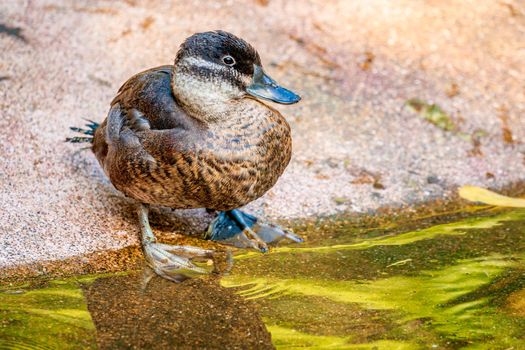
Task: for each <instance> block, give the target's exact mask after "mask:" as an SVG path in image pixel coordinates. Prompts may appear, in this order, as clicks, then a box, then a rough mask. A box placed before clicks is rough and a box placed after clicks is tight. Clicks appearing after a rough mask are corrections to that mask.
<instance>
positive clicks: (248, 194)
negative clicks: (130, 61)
mask: <svg viewBox="0 0 525 350" xmlns="http://www.w3.org/2000/svg"><path fill="white" fill-rule="evenodd" d="M260 99H263V100H269V101H273V102H277V103H282V104H292V103H296V102H298V101H299V100H300V97H299V96H297V95H296V94H294V93H293V92H291V91H290V90H287V89H285V88H282V87H280V86H279V85H277V83H276V82H275V81H274V80H273V79H271V78H270V77H269V76H268V75H266V73H265V72H264V70H263V68H262V64H261V59H260V58H259V54H258V53H257V51H256V50H255V49H254V48H253V47H252V46H250V44H248V43H247V42H246V41H244V40H242V39H240V38H238V37H236V36H234V35H232V34H230V33H227V32H223V31H213V32H206V33H198V34H194V35H192V36H191V37H189V38H188V39H186V41H185V42H184V43H183V44H182V45H181V47H180V49H179V51H178V53H177V57H176V58H175V64H174V65H173V66H162V67H158V68H152V69H150V70H147V71H145V72H142V73H139V74H137V75H135V76H133V77H132V78H131V79H129V80H128V81H127V82H126V83H125V84H124V85H123V86H122V87H121V88H120V90H119V91H118V94H117V96H116V97H115V98H114V99H113V101H112V102H111V109H110V110H109V113H108V116H107V118H106V120H105V121H104V122H103V123H102V124H100V125H99V124H97V123H94V122H91V123H90V124H88V128H89V129H88V130H84V129H79V128H72V130H74V131H78V132H81V133H84V134H86V135H89V136H86V137H73V138H69V139H68V141H70V142H84V141H86V142H91V143H92V150H93V152H94V153H95V155H96V157H97V159H98V161H99V162H100V165H101V166H102V167H103V168H104V172H105V173H106V175H107V176H108V177H109V178H110V180H111V182H112V183H113V185H114V186H115V187H116V188H117V189H118V190H119V191H121V192H123V193H124V194H125V195H127V196H129V197H131V198H134V199H136V200H137V201H138V203H139V206H138V207H139V209H138V214H139V222H140V226H141V231H142V245H143V249H144V253H145V256H146V259H147V261H148V263H149V265H150V266H151V267H152V268H153V269H154V270H155V271H156V272H157V273H158V274H159V275H161V276H163V277H165V278H168V279H172V280H177V279H178V278H179V277H180V275H181V274H183V273H188V272H190V273H191V272H193V273H201V272H204V270H202V269H201V268H200V267H197V266H195V265H194V264H193V263H192V261H191V259H192V258H195V257H199V256H200V257H202V256H205V257H210V256H212V253H213V251H210V250H204V249H201V248H197V247H189V246H171V245H166V244H161V243H158V242H157V241H156V239H155V236H154V234H153V232H152V230H151V228H150V226H149V222H148V205H150V204H153V205H161V206H166V207H170V208H176V209H188V208H207V209H210V210H216V211H219V213H218V215H217V217H216V218H215V219H214V220H213V222H212V223H211V224H210V227H209V229H208V231H207V234H206V236H207V238H209V239H213V240H219V241H223V242H225V243H229V244H233V245H236V246H239V247H253V248H255V249H258V250H260V251H262V252H266V251H267V250H268V248H267V243H271V242H276V241H279V240H281V239H283V238H287V239H289V240H291V241H294V242H301V241H302V239H301V238H299V237H297V236H296V235H294V234H293V233H291V232H290V231H287V230H283V229H281V228H280V227H278V226H276V225H273V224H270V223H264V222H262V221H260V220H258V219H257V218H255V217H253V216H251V215H249V214H246V213H244V212H242V211H240V210H239V209H238V208H239V207H242V206H243V205H245V204H247V203H249V202H251V201H253V200H255V199H257V198H259V197H260V196H262V195H263V194H264V193H265V192H266V191H268V190H269V189H270V188H271V187H272V186H273V185H274V184H275V182H276V181H277V179H278V178H279V177H280V176H281V174H282V173H283V171H284V169H285V168H286V166H287V165H288V162H289V161H290V156H291V151H292V139H291V135H290V127H289V125H288V123H287V122H286V120H285V119H284V118H283V116H282V115H281V114H280V113H279V112H278V111H277V110H275V109H273V108H272V107H270V106H268V105H267V104H265V103H263V102H261V101H260Z"/></svg>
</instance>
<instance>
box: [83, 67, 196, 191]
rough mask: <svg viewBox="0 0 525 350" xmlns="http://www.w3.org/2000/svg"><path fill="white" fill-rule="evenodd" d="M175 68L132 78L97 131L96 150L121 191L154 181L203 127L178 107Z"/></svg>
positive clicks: (156, 69)
mask: <svg viewBox="0 0 525 350" xmlns="http://www.w3.org/2000/svg"><path fill="white" fill-rule="evenodd" d="M171 69H172V66H162V67H158V68H153V69H150V70H147V71H145V72H142V73H139V74H137V75H135V76H133V77H132V78H130V79H129V80H128V81H127V82H126V83H125V84H124V85H123V86H122V87H121V88H120V90H119V93H118V95H117V96H116V97H115V99H113V101H112V103H111V109H110V111H109V113H108V117H107V119H106V120H105V121H104V123H102V124H101V126H100V128H98V129H97V130H96V132H95V137H94V142H93V152H94V153H95V155H96V157H97V159H98V160H99V162H100V163H101V165H102V166H103V168H104V171H105V173H106V174H107V175H108V176H109V178H110V179H111V182H112V183H113V184H114V185H115V187H117V189H119V190H121V191H123V192H125V193H127V194H129V195H132V193H129V191H130V190H129V188H126V186H128V184H130V183H132V182H136V181H137V180H138V179H142V180H141V181H144V182H148V179H149V178H150V177H151V176H152V174H156V173H157V172H159V171H161V170H159V169H162V168H166V167H167V166H169V164H171V163H173V162H175V161H176V160H177V159H178V158H179V157H180V154H186V151H189V149H188V148H190V147H191V146H190V144H191V143H192V142H191V139H192V138H194V137H195V135H197V134H198V133H199V130H201V129H202V126H201V125H200V123H199V122H198V121H196V120H195V119H193V118H191V117H189V116H188V115H186V113H185V112H184V111H183V110H182V109H181V108H180V107H179V106H178V105H177V103H176V100H175V97H174V96H173V93H172V89H171Z"/></svg>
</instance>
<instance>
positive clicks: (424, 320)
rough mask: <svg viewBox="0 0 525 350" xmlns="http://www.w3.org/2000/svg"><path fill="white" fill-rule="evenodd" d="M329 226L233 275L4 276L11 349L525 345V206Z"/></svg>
mask: <svg viewBox="0 0 525 350" xmlns="http://www.w3.org/2000/svg"><path fill="white" fill-rule="evenodd" d="M327 227H331V228H329V229H327V231H329V232H322V233H321V234H315V235H314V234H308V232H307V233H306V236H307V239H308V240H307V243H305V244H302V245H289V246H283V247H278V248H275V249H273V250H272V252H271V253H270V254H264V255H263V254H258V253H254V252H247V251H239V252H238V254H236V256H235V265H234V268H233V270H232V271H231V272H230V273H229V274H228V275H225V276H222V277H205V278H201V279H192V280H188V281H185V282H183V283H181V284H175V283H172V282H169V281H165V280H162V279H160V278H157V277H154V278H152V279H151V280H150V281H149V283H147V284H146V283H145V280H146V279H147V278H145V276H144V272H124V273H120V274H113V275H103V276H89V277H76V278H69V279H65V280H55V281H46V282H38V283H35V282H34V281H29V282H28V283H26V284H25V285H10V286H4V287H2V292H1V293H0V349H4V348H5V349H8V348H9V349H10V348H18V349H79V348H96V347H97V346H98V347H99V348H115V349H118V348H137V349H144V348H170V347H173V348H176V347H182V348H202V347H206V348H272V346H275V347H276V348H279V349H297V348H318V349H325V348H331V349H428V348H433V349H460V348H461V349H463V348H464V349H523V348H525V264H524V258H525V210H523V209H515V210H499V209H498V210H489V211H481V212H476V213H475V214H474V216H467V217H464V216H463V217H462V218H460V219H458V218H457V216H456V218H455V219H451V218H446V217H445V218H444V217H441V218H433V219H430V220H425V221H423V222H421V223H419V224H417V225H414V224H413V223H412V224H411V225H410V227H411V228H410V229H409V228H406V227H403V226H395V227H390V228H359V229H356V228H350V227H347V226H346V225H344V224H341V223H339V224H334V225H332V226H327ZM414 227H416V228H414ZM315 237H317V238H315ZM270 334H271V336H270Z"/></svg>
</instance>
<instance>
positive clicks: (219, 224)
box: [206, 209, 303, 253]
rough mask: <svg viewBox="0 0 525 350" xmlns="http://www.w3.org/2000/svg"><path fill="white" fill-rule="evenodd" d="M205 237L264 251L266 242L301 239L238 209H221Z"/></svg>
mask: <svg viewBox="0 0 525 350" xmlns="http://www.w3.org/2000/svg"><path fill="white" fill-rule="evenodd" d="M206 238H208V239H211V240H214V241H221V242H223V243H226V244H231V245H234V246H236V247H239V248H248V247H250V248H255V249H257V250H260V251H261V252H263V253H265V252H267V251H268V246H267V244H276V243H277V242H279V241H281V240H283V239H287V240H290V241H292V242H296V243H301V242H303V239H302V238H301V237H299V236H297V235H296V234H294V233H293V232H291V231H289V230H285V229H283V228H281V227H280V226H278V225H275V224H272V223H268V222H264V221H261V220H260V219H258V218H256V217H255V216H253V215H250V214H247V213H244V212H242V211H241V210H239V209H234V210H229V211H221V212H219V214H218V215H217V217H216V218H215V219H214V220H213V221H212V223H211V224H210V227H209V228H208V232H207V235H206Z"/></svg>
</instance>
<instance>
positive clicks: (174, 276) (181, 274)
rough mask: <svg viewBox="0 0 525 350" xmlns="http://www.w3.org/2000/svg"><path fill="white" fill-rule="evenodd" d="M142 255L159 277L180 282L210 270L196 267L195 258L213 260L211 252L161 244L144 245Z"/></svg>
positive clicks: (196, 248)
mask: <svg viewBox="0 0 525 350" xmlns="http://www.w3.org/2000/svg"><path fill="white" fill-rule="evenodd" d="M143 249H144V255H145V257H146V261H147V262H148V265H149V266H150V267H151V268H152V269H153V270H154V271H155V272H156V273H157V274H158V275H160V276H162V277H164V278H167V279H169V280H172V281H176V282H180V281H183V280H185V279H186V278H188V277H191V276H194V275H201V274H207V273H210V272H211V270H210V269H205V268H203V267H199V266H196V265H195V264H194V262H193V260H194V259H196V258H208V259H212V258H213V251H212V250H207V249H202V248H198V247H192V246H176V245H169V244H163V243H145V244H144V245H143Z"/></svg>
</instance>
